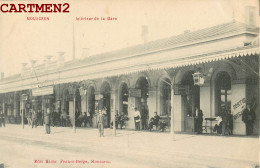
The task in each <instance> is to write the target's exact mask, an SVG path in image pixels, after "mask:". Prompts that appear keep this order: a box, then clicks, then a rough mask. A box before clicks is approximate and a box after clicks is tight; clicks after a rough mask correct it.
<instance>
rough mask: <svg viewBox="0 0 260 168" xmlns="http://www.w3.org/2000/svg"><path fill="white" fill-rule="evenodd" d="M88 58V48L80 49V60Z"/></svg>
mask: <svg viewBox="0 0 260 168" xmlns="http://www.w3.org/2000/svg"><path fill="white" fill-rule="evenodd" d="M88 56H89V48H82V58H86V57H88Z"/></svg>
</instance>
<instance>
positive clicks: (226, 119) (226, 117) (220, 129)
mask: <svg viewBox="0 0 260 168" xmlns="http://www.w3.org/2000/svg"><path fill="white" fill-rule="evenodd" d="M255 119H256V115H255V111H254V108H252V107H251V105H250V104H247V105H246V108H245V109H244V110H243V113H242V121H243V122H244V123H245V126H246V135H252V134H253V126H254V121H255ZM216 120H217V124H215V126H214V128H213V132H217V133H218V134H221V135H232V134H233V115H232V114H231V111H230V110H229V111H228V112H227V111H226V110H222V112H221V113H220V114H219V115H218V117H217V118H216Z"/></svg>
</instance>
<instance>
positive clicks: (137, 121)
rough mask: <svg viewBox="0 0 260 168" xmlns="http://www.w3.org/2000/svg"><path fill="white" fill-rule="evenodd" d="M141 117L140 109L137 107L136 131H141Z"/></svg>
mask: <svg viewBox="0 0 260 168" xmlns="http://www.w3.org/2000/svg"><path fill="white" fill-rule="evenodd" d="M140 119H141V115H140V111H138V110H137V108H136V107H135V113H134V120H135V130H136V131H140Z"/></svg>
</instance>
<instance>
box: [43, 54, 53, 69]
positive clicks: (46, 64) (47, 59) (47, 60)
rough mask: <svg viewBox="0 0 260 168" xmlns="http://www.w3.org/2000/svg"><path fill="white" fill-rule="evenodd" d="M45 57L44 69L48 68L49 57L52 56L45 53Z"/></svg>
mask: <svg viewBox="0 0 260 168" xmlns="http://www.w3.org/2000/svg"><path fill="white" fill-rule="evenodd" d="M45 58H46V61H45V69H48V67H49V64H50V63H51V58H52V56H51V55H47V56H45Z"/></svg>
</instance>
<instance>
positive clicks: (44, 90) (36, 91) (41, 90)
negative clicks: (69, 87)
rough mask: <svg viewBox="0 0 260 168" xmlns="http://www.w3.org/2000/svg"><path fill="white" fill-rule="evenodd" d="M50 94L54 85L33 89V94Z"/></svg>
mask: <svg viewBox="0 0 260 168" xmlns="http://www.w3.org/2000/svg"><path fill="white" fill-rule="evenodd" d="M50 94H53V86H47V87H41V88H36V89H32V95H33V96H44V95H50Z"/></svg>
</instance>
